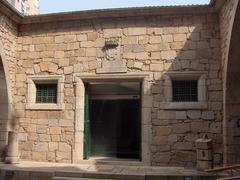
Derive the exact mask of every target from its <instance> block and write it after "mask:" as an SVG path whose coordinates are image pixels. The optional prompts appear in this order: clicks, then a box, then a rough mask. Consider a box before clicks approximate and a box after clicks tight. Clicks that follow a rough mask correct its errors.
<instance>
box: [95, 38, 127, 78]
mask: <svg viewBox="0 0 240 180" xmlns="http://www.w3.org/2000/svg"><path fill="white" fill-rule="evenodd" d="M102 51H103V52H104V58H102V59H101V62H100V67H98V68H97V70H96V73H98V74H101V73H102V74H103V73H125V72H127V67H126V63H125V62H124V61H123V60H122V58H121V43H120V39H119V38H110V39H106V41H105V46H104V47H103V49H102Z"/></svg>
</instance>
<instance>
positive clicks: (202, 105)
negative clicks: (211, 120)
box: [160, 102, 207, 110]
mask: <svg viewBox="0 0 240 180" xmlns="http://www.w3.org/2000/svg"><path fill="white" fill-rule="evenodd" d="M160 107H161V109H166V110H168V109H169V110H171V109H172V110H180V109H184V110H185V109H189V110H191V109H207V102H162V103H160Z"/></svg>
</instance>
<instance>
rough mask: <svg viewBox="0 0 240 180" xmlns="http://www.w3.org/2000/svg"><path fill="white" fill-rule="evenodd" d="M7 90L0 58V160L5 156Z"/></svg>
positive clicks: (7, 116)
mask: <svg viewBox="0 0 240 180" xmlns="http://www.w3.org/2000/svg"><path fill="white" fill-rule="evenodd" d="M8 108H9V102H8V90H7V83H6V77H5V72H4V68H3V63H2V59H1V58H0V152H1V154H0V159H2V160H3V159H4V157H5V156H6V148H7V135H8V119H9V114H8V111H9V109H8Z"/></svg>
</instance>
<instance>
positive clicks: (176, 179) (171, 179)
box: [52, 176, 216, 180]
mask: <svg viewBox="0 0 240 180" xmlns="http://www.w3.org/2000/svg"><path fill="white" fill-rule="evenodd" d="M52 180H139V178H137V177H135V176H134V177H131V176H127V177H124V176H122V177H121V178H115V179H105V178H104V179H99V178H81V177H79V178H78V177H53V178H52ZM140 180H216V177H213V176H212V177H211V176H208V177H207V176H204V177H203V176H194V177H184V176H154V177H153V176H146V177H144V178H140Z"/></svg>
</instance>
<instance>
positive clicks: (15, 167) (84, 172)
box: [0, 162, 216, 180]
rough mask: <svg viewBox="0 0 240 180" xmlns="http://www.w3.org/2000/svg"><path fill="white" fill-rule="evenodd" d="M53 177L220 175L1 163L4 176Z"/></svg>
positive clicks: (194, 179)
mask: <svg viewBox="0 0 240 180" xmlns="http://www.w3.org/2000/svg"><path fill="white" fill-rule="evenodd" d="M36 177H38V179H44V180H51V179H71V178H72V179H81V178H90V179H91V178H95V179H124V180H125V179H129V180H130V179H131V180H134V179H136V180H157V179H160V180H161V179H164V180H167V179H171V180H174V179H176V180H178V179H182V180H184V179H187V178H189V179H191V180H201V179H204V180H208V179H209V180H215V179H216V176H215V175H211V174H208V173H205V172H200V171H197V170H195V169H186V168H183V167H157V166H137V165H136V166H129V165H98V164H63V163H42V162H20V163H19V164H0V179H5V178H13V179H14V178H16V179H18V178H19V179H21V178H22V179H27V178H28V180H31V178H33V179H34V178H36Z"/></svg>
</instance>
